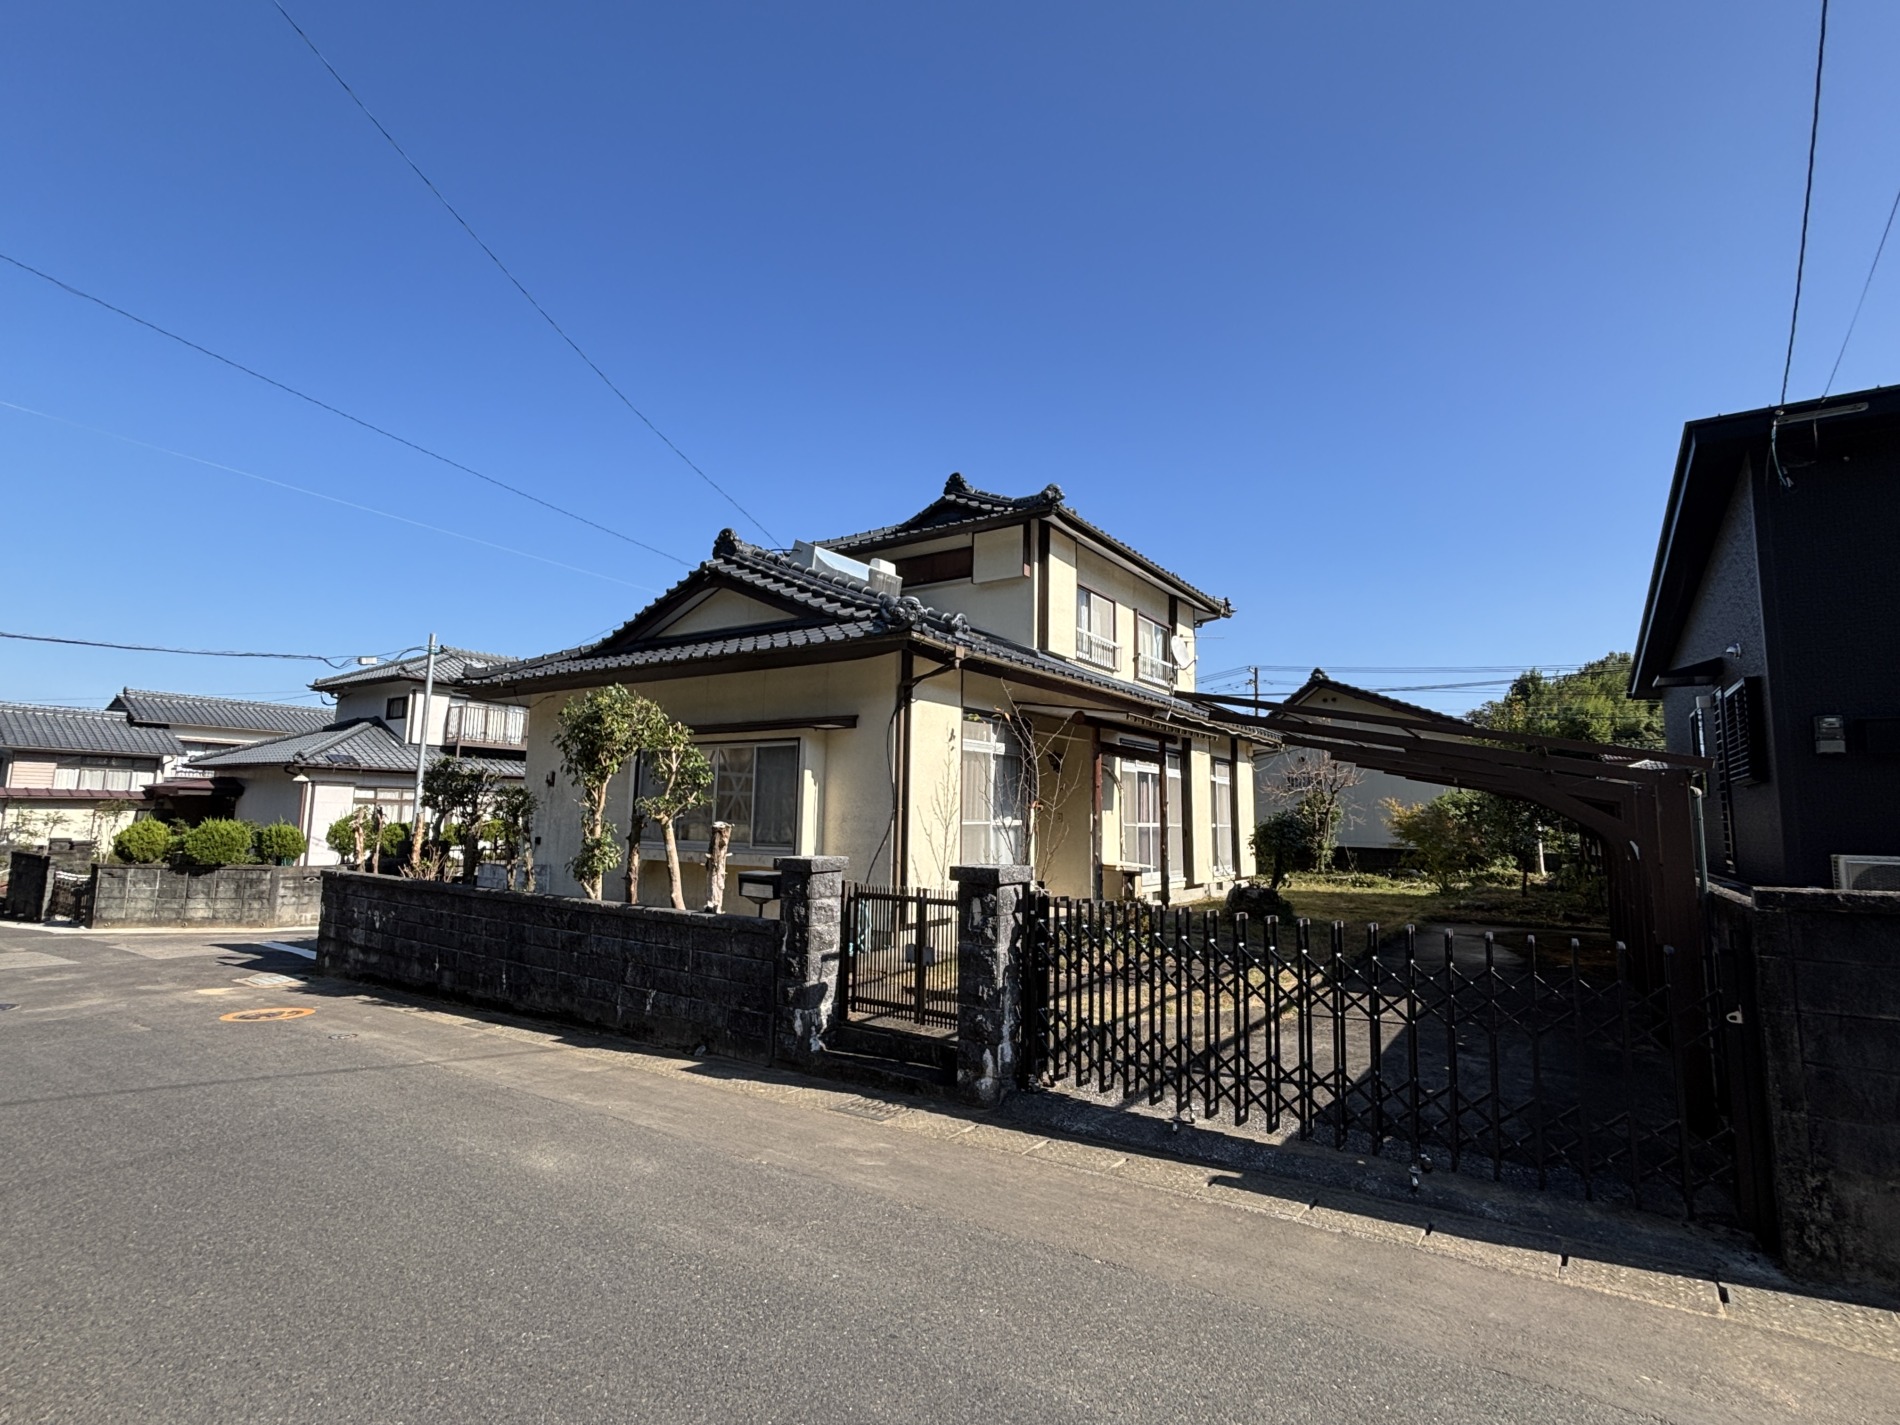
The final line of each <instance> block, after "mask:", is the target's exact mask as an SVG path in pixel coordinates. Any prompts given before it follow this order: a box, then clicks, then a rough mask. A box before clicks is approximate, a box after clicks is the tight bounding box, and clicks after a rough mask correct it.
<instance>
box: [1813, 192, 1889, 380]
mask: <svg viewBox="0 0 1900 1425" xmlns="http://www.w3.org/2000/svg"><path fill="white" fill-rule="evenodd" d="M1895 213H1900V190H1896V191H1895V192H1894V195H1893V206H1892V207H1891V208H1889V209H1887V226H1886V227H1884V228H1882V229H1881V230H1880V244H1879V246H1877V247H1875V248H1874V260H1873V261H1872V262H1871V263H1869V264H1868V267H1867V280H1866V281H1865V282H1863V283H1861V284H1860V300H1859V301H1857V302H1855V303H1854V315H1853V316H1852V317H1851V318H1850V319H1849V320H1848V323H1847V335H1846V336H1844V337H1842V338H1841V349H1840V350H1839V351H1838V352H1836V353H1835V354H1834V369H1833V370H1831V371H1829V372H1828V373H1827V385H1825V386H1823V387H1822V388H1821V394H1822V395H1823V396H1826V395H1827V393H1828V392H1829V391H1832V390H1833V389H1834V378H1835V377H1836V376H1838V375H1840V373H1841V358H1842V357H1843V356H1846V355H1847V343H1848V342H1850V341H1852V340H1853V339H1854V327H1855V325H1856V324H1857V323H1858V322H1859V321H1860V309H1861V308H1862V307H1864V306H1866V305H1867V291H1868V289H1869V288H1870V287H1872V286H1873V285H1874V273H1875V272H1876V271H1877V270H1878V269H1879V267H1880V255H1881V254H1882V253H1883V252H1885V251H1886V250H1887V237H1888V235H1889V234H1890V233H1892V232H1893V216H1894V214H1895Z"/></svg>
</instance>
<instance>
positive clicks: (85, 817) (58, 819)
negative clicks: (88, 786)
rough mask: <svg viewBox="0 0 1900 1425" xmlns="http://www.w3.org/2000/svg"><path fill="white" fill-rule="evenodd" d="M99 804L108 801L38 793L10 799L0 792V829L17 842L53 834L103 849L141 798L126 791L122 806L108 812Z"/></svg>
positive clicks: (40, 841)
mask: <svg viewBox="0 0 1900 1425" xmlns="http://www.w3.org/2000/svg"><path fill="white" fill-rule="evenodd" d="M102 805H110V803H101V802H96V801H84V802H80V801H71V802H67V801H58V800H51V801H49V800H45V799H42V798H39V797H35V798H34V799H33V800H32V801H17V802H9V801H7V800H6V799H5V796H4V794H0V832H4V833H7V834H8V835H10V836H11V837H12V838H13V840H14V843H15V844H16V845H18V844H22V843H25V842H31V843H33V844H34V845H44V844H45V843H46V842H47V841H48V840H49V839H51V838H53V837H67V838H70V839H72V840H74V841H95V840H96V841H97V842H98V843H99V845H100V849H101V851H102V852H103V850H104V849H105V848H106V847H108V846H110V845H111V843H112V838H113V837H115V836H117V835H118V834H119V833H120V832H121V831H123V830H124V829H125V828H126V827H127V826H130V825H131V824H132V822H133V820H134V819H135V818H136V817H137V815H138V807H139V805H140V802H139V798H138V796H137V795H136V794H134V793H131V792H127V793H126V794H125V795H124V797H123V798H121V799H120V805H121V807H122V809H121V810H119V811H116V812H114V813H112V814H111V815H110V816H105V815H101V814H100V811H99V808H100V807H101V806H102Z"/></svg>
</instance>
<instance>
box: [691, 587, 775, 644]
mask: <svg viewBox="0 0 1900 1425" xmlns="http://www.w3.org/2000/svg"><path fill="white" fill-rule="evenodd" d="M791 619H792V616H791V615H790V614H788V613H786V612H785V610H784V609H781V608H774V607H773V606H772V605H771V604H768V603H766V602H764V601H763V600H761V599H754V598H748V597H747V596H746V595H744V594H741V593H736V592H735V591H733V590H731V589H719V590H715V591H714V592H713V593H712V595H710V596H709V597H708V598H706V599H703V600H702V601H700V602H699V603H698V604H696V605H694V606H693V607H692V608H690V609H688V610H687V611H686V612H685V613H683V614H681V615H680V616H679V617H678V618H676V619H674V620H673V621H672V622H671V623H669V624H668V625H667V626H666V632H667V634H668V636H671V635H673V634H676V633H710V632H715V631H717V630H719V629H726V628H747V627H750V626H752V625H755V624H762V623H789V622H791Z"/></svg>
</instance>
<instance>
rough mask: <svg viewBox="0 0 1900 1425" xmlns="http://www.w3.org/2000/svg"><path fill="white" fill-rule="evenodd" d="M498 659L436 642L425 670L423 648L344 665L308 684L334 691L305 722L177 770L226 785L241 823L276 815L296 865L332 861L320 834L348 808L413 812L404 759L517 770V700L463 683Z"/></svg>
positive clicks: (523, 727)
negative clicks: (300, 842)
mask: <svg viewBox="0 0 1900 1425" xmlns="http://www.w3.org/2000/svg"><path fill="white" fill-rule="evenodd" d="M508 662H509V660H508V659H507V658H504V657H502V656H501V655H499V654H493V653H477V652H474V651H473V650H470V649H466V648H443V649H438V650H437V652H436V660H435V672H434V677H433V680H431V679H430V677H429V670H428V659H427V657H426V655H418V656H416V657H413V658H404V659H400V660H398V661H396V662H392V663H379V664H375V665H372V666H369V667H363V668H353V669H351V670H350V671H349V672H347V673H338V674H335V675H333V676H331V677H328V678H319V679H318V680H317V681H316V682H314V683H312V684H311V685H310V686H311V687H312V688H313V689H315V690H316V691H317V692H319V693H323V694H326V695H329V696H332V697H334V698H335V699H336V705H335V706H334V707H333V708H319V709H313V710H304V709H299V711H300V712H302V711H313V712H315V713H316V714H317V717H316V719H315V722H314V725H312V726H307V727H302V728H300V729H298V730H296V731H294V732H291V733H289V734H288V735H286V736H281V737H270V738H264V739H261V740H257V741H253V742H250V743H247V744H246V745H244V746H241V747H231V748H225V749H220V750H215V751H211V752H206V753H202V754H200V755H198V756H195V757H193V758H192V759H191V760H190V762H189V763H187V764H185V766H184V767H183V768H182V769H181V778H185V779H193V778H195V779H197V781H198V783H199V784H200V785H202V786H204V787H207V788H220V787H228V788H231V789H232V790H233V791H234V793H235V810H234V814H235V815H237V816H240V817H243V818H244V819H245V820H247V821H255V822H259V823H267V822H273V821H283V822H288V823H290V824H291V825H292V826H295V827H297V828H298V829H299V830H300V831H302V832H303V834H304V836H305V838H306V839H307V840H308V842H309V850H308V851H307V852H306V853H305V856H304V864H306V865H312V866H332V865H335V864H336V863H337V860H338V857H337V855H336V853H335V852H333V851H332V850H330V848H329V846H328V844H327V843H326V842H325V841H324V836H325V833H326V832H328V830H329V828H330V825H331V824H332V823H333V822H335V821H336V820H338V819H339V818H340V817H344V816H347V815H349V813H350V812H351V811H352V810H353V809H354V808H356V807H359V806H361V807H378V808H380V809H381V810H382V813H383V817H384V820H385V821H389V822H407V821H412V820H413V819H414V817H415V778H416V760H417V756H418V754H419V753H420V755H421V756H423V757H424V758H425V759H432V758H436V757H441V756H445V755H460V756H464V757H468V758H470V759H472V760H475V761H477V762H478V763H480V764H481V765H483V766H485V767H487V768H488V769H489V770H490V771H492V772H494V773H495V774H496V776H498V777H500V778H501V779H503V780H504V781H511V780H518V779H519V778H520V777H521V776H522V774H523V770H524V765H525V764H524V761H523V754H524V747H525V744H526V741H527V711H526V709H524V708H522V707H520V706H515V705H510V704H505V703H498V702H490V701H487V700H485V699H482V698H477V697H471V696H470V695H469V694H468V693H467V692H466V691H464V689H463V684H464V683H465V682H466V681H467V680H468V679H469V678H471V677H473V676H477V675H480V674H484V673H491V672H493V671H495V670H496V669H499V668H501V667H503V666H505V665H506V664H507V663H508Z"/></svg>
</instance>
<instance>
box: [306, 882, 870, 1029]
mask: <svg viewBox="0 0 1900 1425" xmlns="http://www.w3.org/2000/svg"><path fill="white" fill-rule="evenodd" d="M830 914H831V917H832V920H831V922H830V928H831V930H832V933H833V935H834V938H835V931H836V919H835V917H836V915H837V907H836V904H835V902H833V903H831V905H830ZM785 930H786V927H785V926H784V925H781V924H780V923H779V922H777V921H772V920H760V919H756V918H754V917H751V916H740V915H704V914H699V913H696V912H691V911H675V910H662V909H658V908H654V907H649V906H628V905H602V904H598V903H596V902H592V901H577V900H566V899H562V898H559V897H555V896H541V895H536V896H527V895H515V894H512V893H510V892H506V891H483V890H475V889H473V888H470V887H467V886H452V885H444V884H441V883H439V882H434V881H410V880H404V879H401V878H399V877H391V876H362V875H356V874H353V873H351V872H346V871H330V872H326V873H325V874H324V876H323V919H322V928H321V931H320V935H319V940H318V948H317V968H318V969H319V970H320V971H322V972H323V973H325V974H334V975H346V976H351V977H355V978H359V979H368V980H378V981H382V982H385V983H389V984H396V985H402V986H405V987H408V988H411V989H420V990H425V991H428V992H430V993H435V994H443V995H449V996H452V997H454V998H457V999H468V1000H474V1001H476V1002H478V1003H483V1004H495V1005H502V1006H505V1007H506V1008H509V1009H515V1010H520V1011H523V1012H526V1013H529V1014H546V1015H553V1016H556V1017H559V1018H563V1019H572V1020H578V1021H580V1022H581V1023H584V1024H594V1025H599V1026H602V1027H604V1028H608V1029H613V1030H618V1031H620V1032H622V1033H625V1034H629V1035H632V1036H634V1037H636V1038H640V1039H644V1040H647V1041H649V1042H654V1043H659V1044H666V1045H671V1046H675V1047H679V1048H697V1047H698V1046H701V1045H704V1046H705V1047H706V1048H707V1049H709V1050H710V1051H712V1052H713V1053H716V1054H723V1055H727V1056H730V1057H733V1058H738V1059H745V1060H749V1061H751V1062H754V1063H761V1064H767V1063H771V1062H772V1060H773V1057H774V1047H775V1033H774V1030H775V1025H776V1023H777V1016H778V1012H779V1008H780V1006H779V989H780V982H781V975H780V966H779V959H780V955H781V952H782V950H783V948H784V946H785V944H786V941H787V936H786V935H785ZM834 948H835V947H834ZM833 966H834V973H835V956H834V961H833Z"/></svg>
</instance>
